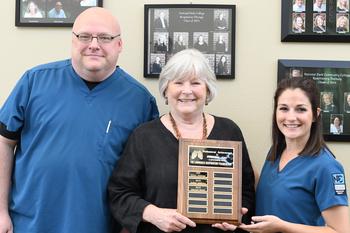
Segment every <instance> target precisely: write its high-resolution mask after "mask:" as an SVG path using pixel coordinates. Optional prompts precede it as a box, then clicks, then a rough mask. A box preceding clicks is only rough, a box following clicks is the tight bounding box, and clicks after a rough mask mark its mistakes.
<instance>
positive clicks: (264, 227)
mask: <svg viewBox="0 0 350 233" xmlns="http://www.w3.org/2000/svg"><path fill="white" fill-rule="evenodd" d="M252 221H253V222H252V224H250V225H245V224H242V225H240V226H239V228H241V229H243V230H246V231H249V232H253V233H270V232H278V231H280V229H281V226H282V225H283V222H284V221H283V220H281V219H280V218H278V217H276V216H273V215H264V216H255V217H252Z"/></svg>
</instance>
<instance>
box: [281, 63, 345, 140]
mask: <svg viewBox="0 0 350 233" xmlns="http://www.w3.org/2000/svg"><path fill="white" fill-rule="evenodd" d="M300 76H303V77H307V78H312V79H313V80H315V81H316V83H317V85H318V87H319V89H320V104H321V117H322V128H323V135H324V138H325V140H327V141H350V61H320V60H278V81H280V80H281V79H284V78H294V77H300Z"/></svg>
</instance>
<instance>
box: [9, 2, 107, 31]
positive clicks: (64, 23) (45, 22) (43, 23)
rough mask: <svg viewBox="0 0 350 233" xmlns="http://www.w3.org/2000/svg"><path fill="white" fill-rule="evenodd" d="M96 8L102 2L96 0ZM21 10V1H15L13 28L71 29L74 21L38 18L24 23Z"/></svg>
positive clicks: (73, 19)
mask: <svg viewBox="0 0 350 233" xmlns="http://www.w3.org/2000/svg"><path fill="white" fill-rule="evenodd" d="M91 7H95V6H89V7H82V10H81V11H80V12H79V13H81V12H83V11H84V10H85V9H87V8H91ZM97 7H103V0H97ZM21 9H22V0H16V8H15V26H16V27H72V26H73V23H74V21H75V19H76V17H75V18H72V19H71V20H69V21H68V20H56V21H54V20H49V19H48V18H46V17H45V18H40V19H38V20H37V22H34V21H32V22H25V21H23V20H22V19H23V17H21V14H22V12H21Z"/></svg>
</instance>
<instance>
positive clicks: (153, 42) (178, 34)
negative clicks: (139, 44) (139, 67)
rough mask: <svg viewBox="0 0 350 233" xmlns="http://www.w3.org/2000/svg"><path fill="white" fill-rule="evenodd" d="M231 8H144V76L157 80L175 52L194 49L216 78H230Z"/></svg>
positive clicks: (232, 72)
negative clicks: (206, 61)
mask: <svg viewBox="0 0 350 233" xmlns="http://www.w3.org/2000/svg"><path fill="white" fill-rule="evenodd" d="M235 9H236V8H235V5H199V4H187V5H184V4H171V5H168V4H166V5H165V4H161V5H145V8H144V10H145V15H144V16H145V21H144V22H145V31H144V72H143V73H144V77H146V78H148V77H153V78H158V77H159V73H160V72H161V70H162V68H163V67H164V65H165V64H166V63H167V61H168V60H169V59H170V58H171V57H172V56H173V55H174V54H175V53H177V52H179V51H181V50H183V49H187V48H195V49H198V50H199V51H201V52H202V53H203V54H204V55H205V57H206V58H207V59H208V61H209V64H210V66H211V67H212V69H213V71H214V72H215V74H216V77H217V78H218V79H234V77H235V22H236V21H235V15H236V14H235Z"/></svg>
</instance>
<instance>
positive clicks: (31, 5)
mask: <svg viewBox="0 0 350 233" xmlns="http://www.w3.org/2000/svg"><path fill="white" fill-rule="evenodd" d="M95 6H99V7H102V0H59V1H57V0H16V19H15V25H16V26H18V27H71V26H72V25H73V23H74V20H75V18H76V17H77V16H78V15H79V14H80V13H81V12H83V11H84V10H86V9H87V8H89V7H95Z"/></svg>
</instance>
